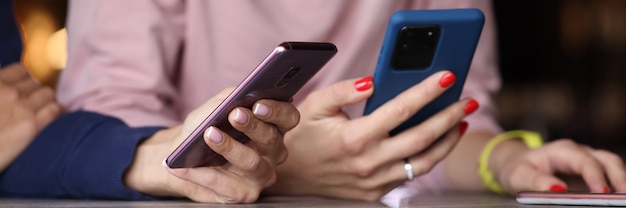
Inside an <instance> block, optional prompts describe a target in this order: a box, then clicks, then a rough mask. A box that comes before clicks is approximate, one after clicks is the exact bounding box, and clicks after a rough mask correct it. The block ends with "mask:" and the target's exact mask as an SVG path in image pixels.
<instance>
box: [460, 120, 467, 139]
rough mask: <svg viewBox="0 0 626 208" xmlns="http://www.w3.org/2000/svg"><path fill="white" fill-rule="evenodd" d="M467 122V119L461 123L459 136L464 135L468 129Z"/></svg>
mask: <svg viewBox="0 0 626 208" xmlns="http://www.w3.org/2000/svg"><path fill="white" fill-rule="evenodd" d="M467 125H468V124H467V122H466V121H462V122H461V125H460V126H459V137H463V135H464V134H465V130H467Z"/></svg>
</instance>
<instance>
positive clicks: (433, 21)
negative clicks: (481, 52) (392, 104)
mask: <svg viewBox="0 0 626 208" xmlns="http://www.w3.org/2000/svg"><path fill="white" fill-rule="evenodd" d="M483 23H484V15H483V13H482V12H481V11H480V10H478V9H473V8H470V9H449V10H403V11H398V12H396V13H394V14H393V15H392V16H391V18H390V20H389V23H388V26H387V31H386V34H385V38H384V40H383V45H382V48H381V51H380V55H379V58H378V64H377V66H376V70H375V72H374V78H373V82H374V86H375V87H374V94H373V95H372V97H370V98H369V99H368V101H367V104H366V106H365V111H364V114H365V115H368V114H370V113H371V112H373V111H374V110H375V109H376V108H378V107H379V106H381V105H383V104H384V103H385V102H387V101H388V100H390V99H393V98H394V97H395V96H396V95H398V94H400V93H401V92H402V91H404V90H406V89H408V88H410V87H411V86H413V85H415V84H416V83H419V82H420V81H422V80H424V79H425V78H427V77H428V76H430V75H431V74H433V73H436V72H438V71H441V70H450V71H452V72H454V74H455V75H456V77H457V81H456V82H455V83H454V84H453V85H452V87H451V88H450V89H448V90H447V91H446V92H445V93H444V94H442V95H441V96H440V97H438V98H437V99H436V100H434V101H432V102H431V103H430V104H428V105H427V106H425V107H424V108H422V109H421V110H420V111H419V112H418V113H417V114H415V115H414V116H413V117H412V118H410V119H409V120H408V121H406V122H404V123H403V124H401V125H400V126H398V127H397V128H396V129H394V130H392V131H391V132H390V135H394V134H397V133H399V132H401V131H403V130H405V129H407V128H410V127H412V126H414V125H417V124H419V123H420V122H422V121H424V120H426V119H428V118H429V117H430V116H431V115H433V114H435V113H437V112H438V111H440V110H442V109H443V108H445V107H447V106H448V105H450V104H452V103H454V102H456V101H458V100H459V97H460V94H461V91H462V89H463V85H464V83H465V78H466V77H467V73H468V70H469V66H470V64H471V61H472V58H473V55H474V50H475V48H476V45H477V43H478V39H479V37H480V33H481V31H482V26H483ZM407 26H410V27H413V26H417V27H420V26H437V27H439V32H440V33H439V39H438V41H437V46H436V48H435V51H434V56H433V59H432V62H431V64H430V66H428V67H426V68H423V69H411V70H396V69H394V68H393V67H392V65H391V64H392V63H391V61H392V56H393V53H394V47H395V45H396V40H397V39H398V35H399V33H400V31H401V30H402V28H404V27H407Z"/></svg>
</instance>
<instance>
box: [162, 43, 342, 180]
mask: <svg viewBox="0 0 626 208" xmlns="http://www.w3.org/2000/svg"><path fill="white" fill-rule="evenodd" d="M336 53H337V48H336V47H335V45H334V44H332V43H315V42H284V43H281V44H280V45H278V46H277V47H276V48H274V50H273V51H272V52H271V53H270V54H269V55H268V56H267V57H266V58H265V59H264V60H263V61H262V62H261V64H259V66H257V67H256V68H255V69H254V70H253V71H252V72H251V73H250V74H249V75H248V76H247V77H246V78H245V79H244V80H243V82H241V83H240V84H239V85H238V86H237V88H235V90H234V91H233V92H231V94H230V95H228V97H227V98H226V99H225V100H224V101H222V103H221V104H220V105H219V106H218V107H217V108H216V109H214V110H213V112H212V113H211V114H210V115H209V116H208V117H207V118H206V119H205V120H204V121H203V122H202V123H201V124H200V126H198V127H197V128H196V129H195V130H194V131H193V132H192V133H191V134H190V135H189V136H187V138H186V139H185V140H184V141H183V143H181V144H180V145H179V146H178V147H177V148H176V149H175V150H174V152H172V154H170V156H168V157H167V159H166V160H165V163H166V165H167V166H168V167H170V168H194V167H203V166H219V165H223V164H225V163H227V161H226V159H224V157H222V156H221V155H219V154H217V153H215V152H214V151H213V150H211V148H209V146H207V144H206V143H205V142H204V138H203V135H204V132H205V130H206V129H207V128H208V127H209V126H215V127H217V128H218V129H220V130H222V131H223V132H225V133H227V134H228V135H230V136H231V137H233V138H235V139H237V140H238V141H239V142H241V143H246V142H248V140H250V138H248V136H246V135H245V134H243V133H241V132H239V131H237V130H236V129H235V128H234V127H233V126H231V125H230V123H229V121H228V114H229V113H230V112H231V111H232V110H233V109H234V108H235V107H246V108H251V107H252V105H254V103H255V102H256V101H258V100H260V99H273V100H279V101H288V100H289V99H291V97H293V96H294V94H296V92H298V90H300V88H302V86H304V84H306V82H308V81H309V80H310V79H311V78H312V77H313V76H314V75H315V74H316V73H317V72H318V71H319V70H320V69H321V68H322V67H323V66H324V65H325V64H326V63H327V62H328V61H329V60H330V59H331V58H332V57H333V56H334V55H335V54H336Z"/></svg>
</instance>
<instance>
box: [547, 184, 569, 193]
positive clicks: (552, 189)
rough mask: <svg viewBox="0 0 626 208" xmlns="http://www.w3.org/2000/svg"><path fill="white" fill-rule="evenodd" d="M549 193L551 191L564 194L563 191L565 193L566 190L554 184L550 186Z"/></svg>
mask: <svg viewBox="0 0 626 208" xmlns="http://www.w3.org/2000/svg"><path fill="white" fill-rule="evenodd" d="M550 191H552V192H565V191H567V189H566V188H565V187H564V186H561V185H558V184H555V185H552V186H550Z"/></svg>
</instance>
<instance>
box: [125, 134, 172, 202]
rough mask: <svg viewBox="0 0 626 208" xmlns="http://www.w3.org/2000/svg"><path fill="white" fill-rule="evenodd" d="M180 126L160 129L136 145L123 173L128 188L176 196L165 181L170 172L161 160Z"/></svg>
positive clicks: (165, 155)
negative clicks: (130, 160) (128, 164)
mask: <svg viewBox="0 0 626 208" xmlns="http://www.w3.org/2000/svg"><path fill="white" fill-rule="evenodd" d="M179 134H180V128H176V127H175V128H169V129H164V130H160V131H158V132H157V133H155V134H154V135H152V136H151V137H150V138H148V139H146V140H145V141H143V142H142V143H140V144H139V145H138V146H137V149H136V151H135V155H134V157H133V161H132V163H131V164H130V166H129V167H128V169H127V171H126V173H125V174H124V183H125V184H126V186H128V187H129V188H131V189H133V190H136V191H139V192H141V193H144V194H148V195H153V196H176V194H175V193H174V192H173V191H172V190H171V189H170V188H169V186H168V184H167V181H168V177H170V174H169V173H168V172H167V170H166V168H165V167H163V165H162V161H163V159H165V158H166V157H167V155H168V154H169V152H170V151H171V149H172V141H174V139H175V138H176V137H177V136H179Z"/></svg>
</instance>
